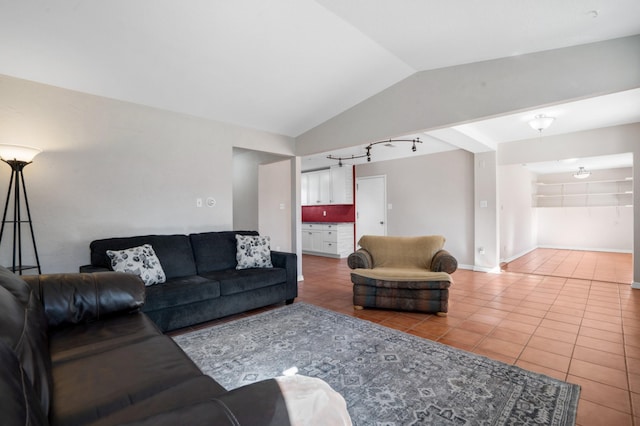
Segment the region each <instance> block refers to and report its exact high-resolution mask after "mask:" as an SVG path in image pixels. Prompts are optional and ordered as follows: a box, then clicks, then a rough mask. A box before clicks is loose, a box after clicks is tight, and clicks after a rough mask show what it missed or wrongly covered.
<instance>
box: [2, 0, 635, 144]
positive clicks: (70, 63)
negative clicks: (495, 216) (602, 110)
mask: <svg viewBox="0 0 640 426" xmlns="http://www.w3.org/2000/svg"><path fill="white" fill-rule="evenodd" d="M638 16H640V2H638V1H637V0H586V1H580V2H576V1H557V0H536V1H518V2H514V1H513V0H485V1H482V2H480V1H456V2H452V1H444V0H442V1H434V0H429V1H425V0H420V1H419V0H403V1H394V2H391V1H388V2H381V1H365V0H350V1H344V0H275V1H263V0H238V1H225V0H190V1H189V2H177V1H173V0H110V1H99V0H85V1H80V0H57V1H55V2H52V1H45V0H20V1H13V0H0V40H1V42H0V58H2V60H1V61H0V74H5V75H10V76H15V77H19V78H24V79H28V80H34V81H37V82H41V83H45V84H50V85H55V86H59V87H63V88H68V89H72V90H77V91H81V92H85V93H90V94H95V95H100V96H105V97H109V98H115V99H119V100H124V101H130V102H135V103H139V104H143V105H149V106H152V107H157V108H162V109H166V110H171V111H176V112H180V113H185V114H191V115H195V116H199V117H204V118H208V119H213V120H218V121H223V122H228V123H234V124H238V125H242V126H246V127H251V128H256V129H260V130H265V131H269V132H274V133H279V134H283V135H288V136H292V137H295V136H297V135H300V134H301V133H304V132H305V131H307V130H309V129H311V128H313V127H315V126H317V125H319V124H321V123H323V122H324V121H326V120H328V119H329V118H331V117H333V116H335V115H337V114H339V113H341V112H342V111H344V110H346V109H348V108H350V107H352V106H353V105H355V104H357V103H359V102H361V101H363V100H365V99H367V98H368V97H370V96H372V95H374V94H376V93H378V92H380V91H381V90H383V89H385V88H387V87H389V86H391V85H393V84H395V83H397V82H398V81H400V80H402V79H404V78H406V77H408V76H410V75H411V74H413V73H415V72H417V71H422V70H430V69H435V68H441V67H447V66H452V65H458V64H465V63H471V62H476V61H483V60H489V59H495V58H501V57H508V56H513V55H519V54H524V53H530V52H536V51H543V50H549V49H555V48H560V47H567V46H573V45H578V44H585V43H591V42H596V41H601V40H607V39H613V38H618V37H624V36H629V35H634V34H639V33H640V20H639V19H638ZM635 102H637V98H636V101H635ZM638 104H640V103H636V104H634V105H638ZM618 121H619V119H618ZM489 124H490V123H489ZM489 124H487V126H488V125H489ZM502 124H504V122H503V123H502ZM501 127H503V128H504V129H505V130H504V131H506V132H508V131H509V130H508V127H509V126H506V127H505V126H501ZM483 129H484V131H489V132H491V130H489V128H487V127H483Z"/></svg>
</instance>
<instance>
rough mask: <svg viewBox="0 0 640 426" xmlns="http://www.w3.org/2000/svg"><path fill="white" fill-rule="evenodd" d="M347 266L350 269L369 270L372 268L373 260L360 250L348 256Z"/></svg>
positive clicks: (364, 251) (369, 255)
mask: <svg viewBox="0 0 640 426" xmlns="http://www.w3.org/2000/svg"><path fill="white" fill-rule="evenodd" d="M347 264H348V265H349V268H351V269H358V268H362V269H371V268H373V258H372V257H371V254H370V253H369V252H368V251H367V250H365V249H363V248H361V249H358V250H356V251H355V252H353V253H351V254H350V255H349V257H348V258H347Z"/></svg>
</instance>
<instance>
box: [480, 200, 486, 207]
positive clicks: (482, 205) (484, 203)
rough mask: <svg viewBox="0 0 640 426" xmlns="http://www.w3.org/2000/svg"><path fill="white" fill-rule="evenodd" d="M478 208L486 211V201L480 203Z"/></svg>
mask: <svg viewBox="0 0 640 426" xmlns="http://www.w3.org/2000/svg"><path fill="white" fill-rule="evenodd" d="M480 208H481V209H486V208H487V200H482V201H480Z"/></svg>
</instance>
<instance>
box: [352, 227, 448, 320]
mask: <svg viewBox="0 0 640 426" xmlns="http://www.w3.org/2000/svg"><path fill="white" fill-rule="evenodd" d="M444 242H445V238H444V237H443V236H441V235H429V236H419V237H391V236H374V235H364V236H363V237H362V238H360V241H358V245H359V246H360V249H358V250H357V251H356V252H354V253H351V254H350V255H349V257H348V258H347V262H348V265H349V267H350V268H351V269H352V270H353V271H352V272H351V282H352V283H353V305H354V307H355V308H356V309H363V308H386V309H397V310H402V311H418V312H427V313H435V314H437V315H440V316H445V315H446V313H447V312H448V309H449V287H450V286H451V283H452V278H451V275H450V274H452V273H453V272H455V270H456V269H457V268H458V262H457V260H456V259H455V257H453V256H452V255H451V254H449V252H447V251H446V250H444V249H443V246H444Z"/></svg>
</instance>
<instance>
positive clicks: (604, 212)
mask: <svg viewBox="0 0 640 426" xmlns="http://www.w3.org/2000/svg"><path fill="white" fill-rule="evenodd" d="M536 210H537V213H538V224H539V225H538V246H540V247H552V248H566V249H576V250H597V251H620V252H625V253H630V252H631V251H632V250H633V232H632V230H633V208H631V207H549V208H538V209H536Z"/></svg>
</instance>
